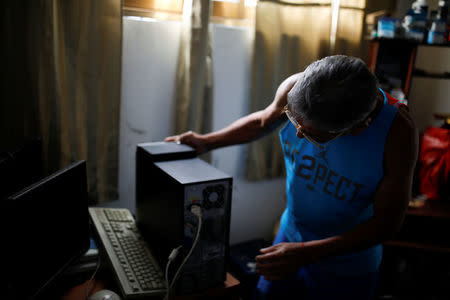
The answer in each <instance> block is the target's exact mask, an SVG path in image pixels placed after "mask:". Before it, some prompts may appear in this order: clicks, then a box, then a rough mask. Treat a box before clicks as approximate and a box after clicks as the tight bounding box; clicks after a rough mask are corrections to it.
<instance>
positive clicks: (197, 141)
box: [164, 131, 209, 154]
mask: <svg viewBox="0 0 450 300" xmlns="http://www.w3.org/2000/svg"><path fill="white" fill-rule="evenodd" d="M164 141H165V142H175V143H179V144H186V145H188V146H191V147H192V148H194V149H195V151H197V154H202V153H204V152H207V151H208V150H209V149H208V147H207V143H206V140H205V139H204V137H203V135H201V134H198V133H196V132H194V131H187V132H185V133H182V134H179V135H173V136H169V137H166V138H165V139H164Z"/></svg>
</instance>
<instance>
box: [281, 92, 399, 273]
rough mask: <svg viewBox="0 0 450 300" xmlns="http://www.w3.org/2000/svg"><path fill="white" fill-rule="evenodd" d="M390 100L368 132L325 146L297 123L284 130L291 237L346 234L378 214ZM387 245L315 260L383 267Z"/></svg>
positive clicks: (343, 268) (342, 267)
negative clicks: (375, 210) (302, 132)
mask: <svg viewBox="0 0 450 300" xmlns="http://www.w3.org/2000/svg"><path fill="white" fill-rule="evenodd" d="M382 93H383V95H384V105H383V107H382V109H381V110H380V112H379V113H378V115H377V116H376V117H375V119H374V121H373V122H372V123H371V125H370V126H369V127H368V128H367V129H365V130H364V131H363V132H362V133H360V134H358V135H355V136H352V135H345V136H341V137H339V138H337V139H336V140H333V141H331V142H330V143H328V144H326V145H325V146H324V148H323V149H319V148H317V147H316V146H314V145H313V144H311V143H310V142H309V141H308V140H306V139H305V138H301V139H300V138H298V137H297V130H296V129H295V127H294V126H293V125H292V124H291V122H287V124H286V125H285V126H284V127H283V129H281V131H280V133H279V135H280V140H281V145H282V148H283V153H284V160H285V165H286V193H287V207H286V209H285V211H284V213H283V215H282V217H281V222H280V228H281V230H282V231H283V233H284V234H285V236H286V237H287V239H288V240H289V241H291V242H300V241H303V242H307V241H311V240H319V239H324V238H327V237H331V236H334V235H338V234H342V233H344V232H346V231H348V230H350V229H352V228H353V227H355V226H356V225H357V224H359V223H361V222H364V221H367V220H368V219H370V218H371V217H372V216H373V201H374V195H375V191H376V188H377V186H378V184H379V182H380V180H381V179H382V177H383V154H384V146H385V141H386V137H387V135H388V133H389V130H390V127H391V124H392V121H393V120H394V118H395V116H396V113H397V110H398V108H397V107H394V106H392V105H390V104H389V103H388V100H387V97H386V94H385V93H384V92H383V91H382ZM381 257H382V246H381V245H377V246H374V247H371V248H368V249H365V250H362V251H358V252H352V253H350V254H347V255H344V256H336V257H331V258H327V259H325V260H323V261H320V262H318V263H316V264H315V266H316V267H317V268H318V269H322V270H324V271H326V272H331V273H335V274H344V275H358V274H364V273H367V272H374V271H377V270H378V268H379V266H380V263H381Z"/></svg>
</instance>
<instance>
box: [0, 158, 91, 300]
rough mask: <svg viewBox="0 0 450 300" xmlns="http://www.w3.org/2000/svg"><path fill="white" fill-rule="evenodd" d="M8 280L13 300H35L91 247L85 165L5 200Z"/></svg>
mask: <svg viewBox="0 0 450 300" xmlns="http://www.w3.org/2000/svg"><path fill="white" fill-rule="evenodd" d="M5 207H6V210H5V211H3V212H2V213H3V215H6V216H7V220H8V225H7V227H4V228H7V229H5V230H6V231H7V233H8V235H9V238H8V239H7V240H4V242H3V243H2V245H3V247H4V249H6V251H7V255H6V257H4V261H5V263H6V268H5V269H3V270H4V271H5V274H3V275H6V276H5V277H6V280H7V281H8V292H9V294H10V295H11V296H10V298H12V299H36V298H38V297H39V295H40V294H41V293H42V292H43V290H44V289H45V287H46V286H48V285H49V283H51V282H52V280H55V279H56V278H57V276H58V275H59V274H60V273H61V272H62V271H63V270H65V269H66V267H68V266H69V265H70V264H71V263H72V262H74V261H75V260H76V259H78V258H79V257H81V256H82V255H83V254H84V253H85V252H86V251H87V250H88V248H89V216H88V199H87V183H86V163H85V162H84V161H79V162H76V163H74V164H72V165H70V166H69V167H67V168H64V169H62V170H60V171H58V172H56V173H54V174H52V175H50V176H49V177H46V178H44V179H42V180H41V181H39V182H37V183H35V184H33V185H31V186H29V187H27V188H25V189H23V190H22V191H20V192H18V193H16V194H14V195H12V196H9V197H8V198H7V199H6V206H5Z"/></svg>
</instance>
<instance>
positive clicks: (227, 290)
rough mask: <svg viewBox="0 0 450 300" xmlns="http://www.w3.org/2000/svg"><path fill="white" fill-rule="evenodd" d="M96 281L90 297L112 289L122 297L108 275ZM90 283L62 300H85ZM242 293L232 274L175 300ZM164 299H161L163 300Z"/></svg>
mask: <svg viewBox="0 0 450 300" xmlns="http://www.w3.org/2000/svg"><path fill="white" fill-rule="evenodd" d="M97 277H98V278H96V279H95V280H93V282H92V283H91V292H90V293H89V295H92V294H94V293H95V292H97V291H99V290H102V289H110V290H113V291H115V292H117V293H118V294H119V295H120V291H118V290H117V287H116V286H115V283H114V281H113V279H112V278H110V277H109V276H107V274H100V275H99V276H97ZM87 284H88V282H87V281H86V282H84V283H82V284H79V285H77V286H74V287H72V288H71V289H69V290H68V291H67V292H66V293H65V294H64V295H63V296H62V298H61V299H60V300H83V299H85V291H86V285H87ZM239 292H240V282H239V280H237V279H236V278H234V277H233V275H231V274H230V273H227V277H226V280H225V282H224V283H223V285H219V286H216V287H213V288H210V289H208V290H206V291H203V292H199V293H195V294H190V295H183V296H176V297H175V298H174V300H194V299H201V298H203V299H204V298H206V299H212V298H213V299H224V300H225V299H239ZM162 298H163V297H161V299H162Z"/></svg>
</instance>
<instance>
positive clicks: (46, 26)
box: [9, 0, 122, 202]
mask: <svg viewBox="0 0 450 300" xmlns="http://www.w3.org/2000/svg"><path fill="white" fill-rule="evenodd" d="M13 10H14V11H15V16H19V15H21V16H22V18H24V19H25V20H26V24H27V26H26V28H24V29H23V30H20V32H17V34H23V35H24V36H25V37H26V42H25V43H24V46H25V47H26V49H28V51H27V53H26V55H25V57H21V56H15V57H14V58H13V59H14V60H15V61H17V62H18V61H20V60H23V59H25V60H26V61H27V62H28V64H27V66H26V68H24V69H23V70H21V72H22V73H23V74H26V76H27V77H28V78H30V84H29V85H28V86H26V87H25V88H26V89H28V90H29V91H30V93H29V94H30V99H29V103H30V104H31V103H35V105H36V116H37V118H36V119H37V122H36V125H37V127H38V130H37V131H38V132H37V134H39V135H41V136H42V141H43V148H44V149H43V152H44V162H45V168H46V171H47V173H52V172H54V171H56V170H58V169H61V168H63V167H65V166H67V165H68V164H70V163H72V162H74V161H76V160H80V159H84V160H86V162H87V168H88V170H87V175H88V187H89V198H90V201H91V202H102V201H106V200H113V199H117V178H118V174H117V172H118V139H119V108H120V82H121V76H120V72H121V32H122V18H121V3H120V1H115V0H99V1H76V0H33V1H31V0H28V1H20V5H17V6H15V7H14V8H13ZM11 30H13V32H14V31H15V30H17V28H11ZM9 101H11V102H13V101H15V99H9ZM24 106H27V104H25V103H24ZM14 117H17V116H11V117H10V118H14Z"/></svg>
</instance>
